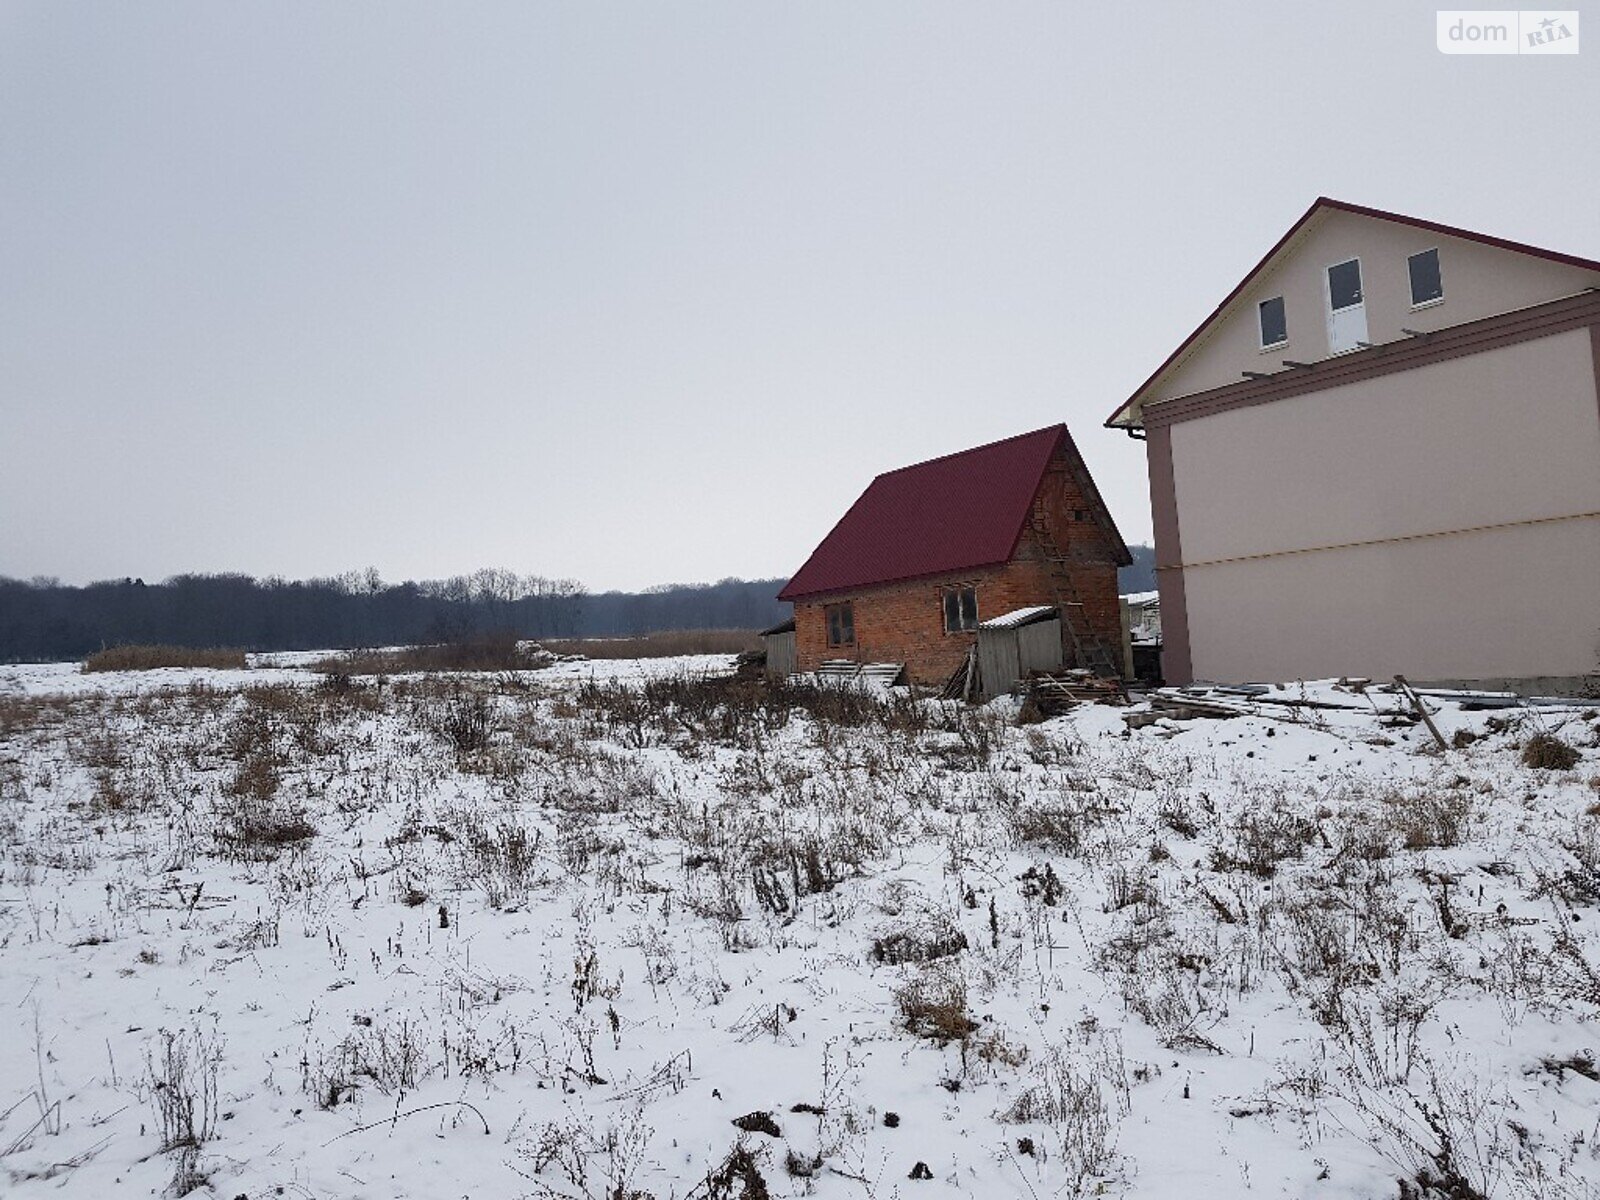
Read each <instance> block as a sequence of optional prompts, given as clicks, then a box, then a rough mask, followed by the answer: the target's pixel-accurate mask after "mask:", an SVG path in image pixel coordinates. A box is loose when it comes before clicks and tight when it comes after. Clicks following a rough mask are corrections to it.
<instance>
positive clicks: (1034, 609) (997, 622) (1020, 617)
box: [980, 604, 1056, 629]
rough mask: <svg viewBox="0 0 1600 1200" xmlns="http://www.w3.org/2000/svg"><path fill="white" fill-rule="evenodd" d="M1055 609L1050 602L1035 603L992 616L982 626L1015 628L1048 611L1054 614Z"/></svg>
mask: <svg viewBox="0 0 1600 1200" xmlns="http://www.w3.org/2000/svg"><path fill="white" fill-rule="evenodd" d="M1055 611H1056V610H1055V609H1054V608H1053V607H1051V606H1050V605H1048V604H1035V605H1032V606H1030V607H1028V608H1018V609H1014V610H1013V611H1011V612H1008V613H1006V614H1005V615H1003V616H999V617H991V618H990V619H989V620H987V621H985V622H984V623H983V624H982V626H981V627H980V628H983V629H1015V628H1016V627H1017V626H1019V625H1026V624H1028V623H1029V622H1031V621H1033V620H1035V619H1036V618H1038V617H1042V616H1044V615H1045V614H1046V613H1049V614H1051V615H1054V613H1055Z"/></svg>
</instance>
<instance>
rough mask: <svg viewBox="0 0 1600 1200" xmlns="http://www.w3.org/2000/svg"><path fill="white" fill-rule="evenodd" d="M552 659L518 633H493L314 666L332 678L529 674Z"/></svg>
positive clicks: (353, 653)
mask: <svg viewBox="0 0 1600 1200" xmlns="http://www.w3.org/2000/svg"><path fill="white" fill-rule="evenodd" d="M547 661H548V659H547V658H545V657H544V656H543V655H541V654H540V652H539V650H538V648H537V647H536V646H534V645H533V644H532V643H528V642H523V641H522V640H521V639H520V638H519V637H518V636H517V635H516V634H514V633H489V634H482V635H480V636H477V637H470V638H463V639H462V640H460V641H456V642H439V643H437V644H434V645H429V646H399V647H396V648H394V649H390V650H350V651H347V652H346V653H344V654H336V655H334V656H333V657H332V658H325V659H323V660H322V661H321V662H319V663H316V664H314V666H313V670H317V671H323V672H325V673H327V674H329V675H340V676H350V675H407V674H412V673H415V672H428V671H528V670H532V669H534V668H535V667H539V666H542V665H543V663H544V662H547Z"/></svg>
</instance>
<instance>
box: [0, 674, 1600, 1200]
mask: <svg viewBox="0 0 1600 1200" xmlns="http://www.w3.org/2000/svg"><path fill="white" fill-rule="evenodd" d="M726 662H727V660H725V659H700V660H656V661H652V662H648V663H628V662H619V663H563V664H561V665H559V666H557V667H553V668H551V669H549V670H546V671H541V672H538V673H535V674H528V675H524V676H521V677H518V678H513V677H509V676H502V677H490V676H482V677H467V678H461V679H442V678H408V679H401V680H394V681H390V682H389V683H388V684H387V686H384V687H382V688H378V687H376V686H374V685H373V683H372V681H370V680H356V681H353V682H352V683H349V684H348V685H344V686H340V685H338V684H335V685H325V684H324V683H323V682H322V681H321V677H319V676H315V675H312V674H310V673H309V672H307V671H305V670H304V669H303V668H302V666H300V665H299V664H298V663H297V662H295V661H288V660H286V661H280V662H277V663H274V664H268V663H261V664H258V665H257V666H256V667H255V668H254V669H252V670H250V671H245V672H209V671H197V672H181V671H163V672H148V673H144V674H140V675H131V674H130V675H115V674H106V675H79V674H77V673H76V672H75V669H74V668H73V667H72V666H70V665H67V666H56V667H13V668H0V1012H4V1013H6V1014H9V1016H8V1018H7V1036H6V1037H5V1038H4V1040H3V1041H0V1184H3V1186H0V1191H3V1192H4V1194H5V1195H7V1196H14V1197H31V1196H57V1195H69V1196H84V1197H104V1196H113V1195H117V1196H120V1195H159V1194H163V1193H179V1192H182V1191H184V1190H185V1189H192V1190H193V1194H197V1195H214V1196H218V1197H224V1198H232V1197H239V1196H245V1197H250V1198H251V1200H255V1198H257V1197H271V1196H286V1197H293V1198H310V1197H316V1198H331V1197H372V1198H389V1197H442V1198H445V1197H448V1198H454V1197H473V1198H475V1200H476V1198H483V1200H492V1198H499V1197H512V1196H562V1197H584V1198H589V1200H601V1198H605V1200H626V1198H633V1200H643V1198H645V1197H654V1198H656V1200H667V1198H668V1197H673V1198H677V1200H683V1198H686V1197H690V1196H693V1197H698V1198H704V1200H719V1198H729V1200H731V1198H734V1197H748V1198H750V1200H755V1198H758V1197H766V1196H772V1197H779V1196H790V1195H796V1196H798V1195H817V1196H823V1197H885V1198H886V1197H892V1196H902V1197H929V1198H933V1197H943V1196H970V1197H1025V1198H1028V1200H1035V1198H1042V1197H1046V1196H1070V1195H1079V1194H1085V1195H1107V1196H1150V1197H1166V1196H1183V1197H1197V1198H1198V1197H1236V1196H1241V1195H1248V1194H1259V1195H1263V1196H1296V1197H1341V1198H1343V1197H1350V1198H1357V1197H1359V1198H1371V1197H1394V1196H1402V1195H1410V1196H1421V1195H1450V1196H1455V1197H1472V1196H1480V1195H1481V1196H1491V1197H1589V1196H1596V1195H1600V1025H1597V1024H1596V1015H1597V1012H1600V749H1597V743H1600V717H1597V714H1596V713H1595V712H1594V711H1592V710H1583V709H1571V710H1562V711H1539V712H1527V711H1508V712H1499V713H1476V714H1475V713H1464V712H1460V711H1458V710H1457V709H1456V708H1455V707H1454V706H1452V705H1450V704H1441V705H1440V711H1439V712H1438V714H1437V716H1436V720H1437V722H1438V724H1439V726H1440V728H1441V729H1442V731H1443V733H1444V736H1445V737H1446V738H1447V739H1449V740H1450V741H1451V742H1452V743H1453V744H1452V748H1451V749H1450V750H1448V751H1445V752H1440V751H1438V750H1437V749H1436V748H1434V746H1433V741H1432V738H1431V737H1430V736H1429V735H1428V734H1427V733H1426V732H1425V731H1424V730H1423V729H1422V728H1421V727H1418V726H1411V725H1409V724H1405V723H1403V722H1402V721H1400V720H1399V719H1398V718H1393V717H1386V716H1384V715H1383V714H1384V713H1387V712H1389V711H1390V710H1394V709H1397V708H1399V707H1401V704H1400V702H1399V701H1398V700H1397V699H1396V698H1395V697H1393V696H1387V695H1376V694H1374V695H1372V696H1371V697H1370V698H1369V697H1366V696H1361V695H1355V694H1352V693H1350V692H1348V691H1343V690H1340V689H1338V688H1336V687H1334V686H1332V685H1317V686H1314V687H1310V688H1306V689H1304V692H1305V694H1306V695H1308V696H1310V697H1312V698H1321V699H1324V700H1329V701H1332V702H1335V703H1340V704H1355V705H1358V706H1360V705H1365V706H1367V707H1368V709H1369V711H1367V712H1359V711H1350V710H1346V709H1305V710H1299V711H1300V712H1301V714H1302V716H1303V718H1304V722H1303V723H1299V724H1293V723H1286V722H1285V721H1283V720H1275V719H1269V718H1266V717H1255V716H1249V717H1242V718H1238V719H1234V720H1227V721H1215V720H1195V721H1186V722H1182V723H1175V722H1172V721H1170V720H1163V721H1160V722H1158V723H1156V724H1153V725H1150V726H1148V727H1146V728H1141V729H1137V730H1132V731H1130V730H1128V729H1127V728H1126V726H1125V724H1124V722H1123V719H1122V714H1121V712H1120V711H1119V710H1116V709H1111V708H1081V709H1078V710H1075V711H1074V712H1073V713H1072V714H1070V715H1069V716H1066V717H1062V718H1057V719H1055V720H1052V721H1049V722H1046V723H1043V724H1034V725H1019V724H1018V723H1017V720H1016V708H1015V705H1014V704H1011V703H1010V702H999V703H997V704H995V705H992V706H990V707H989V708H986V709H965V708H962V707H960V706H955V705H939V704H935V703H932V702H916V701H911V700H908V699H906V698H905V697H904V696H903V695H900V694H898V693H892V694H888V695H882V694H880V695H875V696H854V695H850V694H841V693H833V692H824V691H817V690H813V689H806V688H784V689H778V690H777V691H775V692H770V693H768V692H764V691H763V690H762V689H761V688H760V687H759V686H757V685H746V684H733V683H730V682H727V681H719V680H712V681H709V682H705V681H700V682H697V681H696V678H697V677H698V676H702V675H704V674H706V673H707V672H715V671H717V670H720V669H722V668H724V667H725V666H726ZM1301 692H1302V689H1301V688H1300V687H1299V685H1294V686H1292V687H1291V688H1290V689H1288V690H1287V691H1285V692H1283V693H1281V695H1283V696H1285V697H1288V696H1298V695H1300V694H1301ZM1294 711H1296V710H1289V709H1286V710H1284V712H1285V714H1286V715H1288V714H1292V713H1293V712H1294ZM1539 734H1547V735H1554V738H1555V739H1556V740H1555V742H1538V743H1535V746H1534V750H1535V751H1536V753H1533V754H1530V755H1528V757H1530V758H1533V759H1534V760H1535V761H1539V762H1543V763H1546V764H1552V765H1543V766H1532V765H1529V764H1528V763H1527V762H1525V761H1524V751H1525V748H1526V747H1527V746H1528V744H1529V743H1530V740H1532V739H1534V738H1535V737H1536V735H1539ZM1562 746H1570V747H1573V748H1575V749H1576V751H1577V754H1576V756H1575V757H1576V761H1573V762H1570V763H1567V764H1566V765H1563V764H1564V763H1566V760H1568V759H1570V758H1572V757H1574V756H1572V755H1565V754H1563V753H1562V750H1561V747H1562ZM1541 748H1542V757H1541V753H1538V752H1541ZM1430 1187H1431V1189H1432V1190H1431V1191H1430V1190H1428V1189H1429V1188H1430Z"/></svg>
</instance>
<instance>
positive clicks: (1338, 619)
mask: <svg viewBox="0 0 1600 1200" xmlns="http://www.w3.org/2000/svg"><path fill="white" fill-rule="evenodd" d="M1597 579H1600V520H1597V519H1593V518H1591V519H1588V520H1575V521H1565V522H1557V523H1552V524H1548V525H1537V526H1519V527H1514V528H1511V529H1502V530H1494V531H1488V532H1480V533H1471V534H1463V535H1460V536H1458V537H1452V538H1436V539H1435V538H1429V539H1425V540H1421V541H1416V542H1408V543H1402V544H1399V545H1396V544H1393V543H1386V544H1382V545H1378V546H1367V547H1361V548H1358V549H1352V550H1344V551H1337V552H1333V553H1328V554H1307V555H1294V556H1291V557H1287V558H1275V559H1253V560H1247V561H1245V562H1238V563H1232V564H1229V565H1226V566H1218V567H1208V568H1203V569H1200V570H1197V571H1192V572H1186V573H1185V579H1184V589H1185V599H1186V602H1187V604H1188V612H1189V632H1190V637H1189V643H1190V653H1191V656H1192V662H1193V664H1194V677H1195V678H1196V679H1210V680H1219V681H1228V682H1235V683H1238V682H1244V681H1247V680H1282V679H1319V678H1329V677H1334V676H1340V675H1347V674H1348V675H1365V676H1369V677H1373V678H1379V679H1387V678H1388V677H1389V676H1391V675H1393V674H1395V673H1396V672H1399V673H1403V674H1405V675H1407V676H1409V677H1410V678H1412V679H1417V680H1478V679H1502V678H1506V679H1528V678H1534V677H1537V676H1549V677H1566V678H1570V677H1573V676H1580V675H1585V674H1589V673H1591V672H1594V671H1596V670H1597V669H1600V588H1597V587H1596V585H1595V581H1596V580H1597Z"/></svg>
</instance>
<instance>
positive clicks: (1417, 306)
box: [1406, 246, 1444, 312]
mask: <svg viewBox="0 0 1600 1200" xmlns="http://www.w3.org/2000/svg"><path fill="white" fill-rule="evenodd" d="M1430 250H1432V251H1433V253H1434V255H1435V257H1437V258H1438V260H1439V294H1438V295H1437V296H1435V297H1434V298H1433V299H1432V300H1420V301H1419V300H1412V301H1411V311H1412V312H1419V311H1420V310H1422V309H1424V308H1436V307H1437V306H1439V305H1441V304H1443V303H1444V255H1443V254H1440V253H1439V247H1437V246H1424V247H1423V248H1422V249H1421V250H1417V251H1415V252H1414V253H1411V254H1408V255H1406V296H1407V298H1408V299H1409V298H1410V296H1411V260H1412V259H1413V258H1415V257H1417V255H1418V254H1426V253H1427V252H1428V251H1430Z"/></svg>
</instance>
